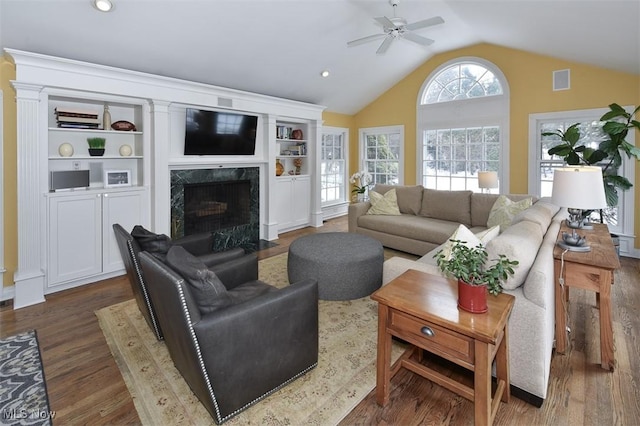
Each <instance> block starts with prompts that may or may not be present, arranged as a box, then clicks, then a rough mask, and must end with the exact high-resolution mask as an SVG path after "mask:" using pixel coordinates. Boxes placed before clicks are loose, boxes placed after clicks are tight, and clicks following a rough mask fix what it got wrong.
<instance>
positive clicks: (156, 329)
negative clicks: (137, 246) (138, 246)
mask: <svg viewBox="0 0 640 426" xmlns="http://www.w3.org/2000/svg"><path fill="white" fill-rule="evenodd" d="M127 249H128V250H129V257H130V258H131V261H132V262H133V267H134V269H135V271H136V275H137V276H138V282H139V283H140V287H141V288H142V294H143V295H144V301H145V303H146V304H147V310H148V311H149V318H151V322H152V324H153V331H154V332H155V333H156V337H157V338H158V340H164V336H162V333H161V332H160V328H159V327H158V322H157V320H156V316H155V314H154V311H153V308H152V307H151V300H150V299H149V294H148V293H147V286H146V285H145V283H144V279H143V278H142V269H140V265H138V261H137V260H136V256H135V254H134V252H133V246H132V245H131V240H127ZM132 284H134V285H135V283H132Z"/></svg>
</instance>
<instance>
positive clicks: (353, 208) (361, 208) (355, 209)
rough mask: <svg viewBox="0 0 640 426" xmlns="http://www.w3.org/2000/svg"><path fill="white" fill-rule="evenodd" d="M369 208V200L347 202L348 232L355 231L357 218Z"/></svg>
mask: <svg viewBox="0 0 640 426" xmlns="http://www.w3.org/2000/svg"><path fill="white" fill-rule="evenodd" d="M369 208H371V203H370V202H369V201H364V202H362V203H351V204H349V211H348V213H349V232H356V229H358V218H359V217H360V216H362V215H364V214H366V213H367V212H368V211H369Z"/></svg>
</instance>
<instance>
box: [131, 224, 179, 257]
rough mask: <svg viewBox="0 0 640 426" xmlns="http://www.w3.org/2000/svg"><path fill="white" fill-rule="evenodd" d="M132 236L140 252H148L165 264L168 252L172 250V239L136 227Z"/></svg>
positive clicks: (139, 226) (141, 227)
mask: <svg viewBox="0 0 640 426" xmlns="http://www.w3.org/2000/svg"><path fill="white" fill-rule="evenodd" d="M131 236H132V237H133V239H134V240H135V241H136V243H138V246H139V247H140V251H146V252H148V253H150V254H152V255H154V256H155V257H157V258H158V259H160V260H162V261H163V262H164V260H165V257H166V256H167V252H168V251H169V249H170V248H171V238H169V237H168V236H167V235H164V234H156V233H154V232H151V231H149V230H148V229H145V228H144V227H143V226H141V225H136V226H134V227H133V229H132V230H131Z"/></svg>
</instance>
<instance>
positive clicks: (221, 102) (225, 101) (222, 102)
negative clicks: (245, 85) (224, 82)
mask: <svg viewBox="0 0 640 426" xmlns="http://www.w3.org/2000/svg"><path fill="white" fill-rule="evenodd" d="M218 106H220V107H226V108H233V99H229V98H218Z"/></svg>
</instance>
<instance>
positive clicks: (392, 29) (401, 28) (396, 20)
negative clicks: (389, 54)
mask: <svg viewBox="0 0 640 426" xmlns="http://www.w3.org/2000/svg"><path fill="white" fill-rule="evenodd" d="M398 3H400V0H389V4H391V6H393V18H387V17H386V16H381V17H379V18H374V19H375V20H376V21H377V22H378V23H379V24H381V25H382V28H383V33H382V34H374V35H370V36H367V37H363V38H359V39H357V40H352V41H350V42H348V43H347V46H348V47H353V46H357V45H359V44H363V43H367V42H370V41H374V40H379V39H381V38H384V41H383V42H382V44H381V45H380V47H378V50H376V53H377V54H378V55H381V54H383V53H384V52H386V51H387V49H389V46H391V43H392V42H393V40H395V39H397V38H404V39H407V40H409V41H412V42H414V43H418V44H420V45H422V46H429V45H430V44H432V43H433V40H431V39H430V38H426V37H422V36H421V35H418V34H415V33H414V32H413V31H415V30H419V29H422V28H427V27H431V26H434V25H439V24H442V23H444V19H442V18H441V17H440V16H434V17H433V18H429V19H425V20H422V21H418V22H414V23H413V24H407V20H406V19H404V18H401V17H397V16H396V7H397V6H398Z"/></svg>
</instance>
